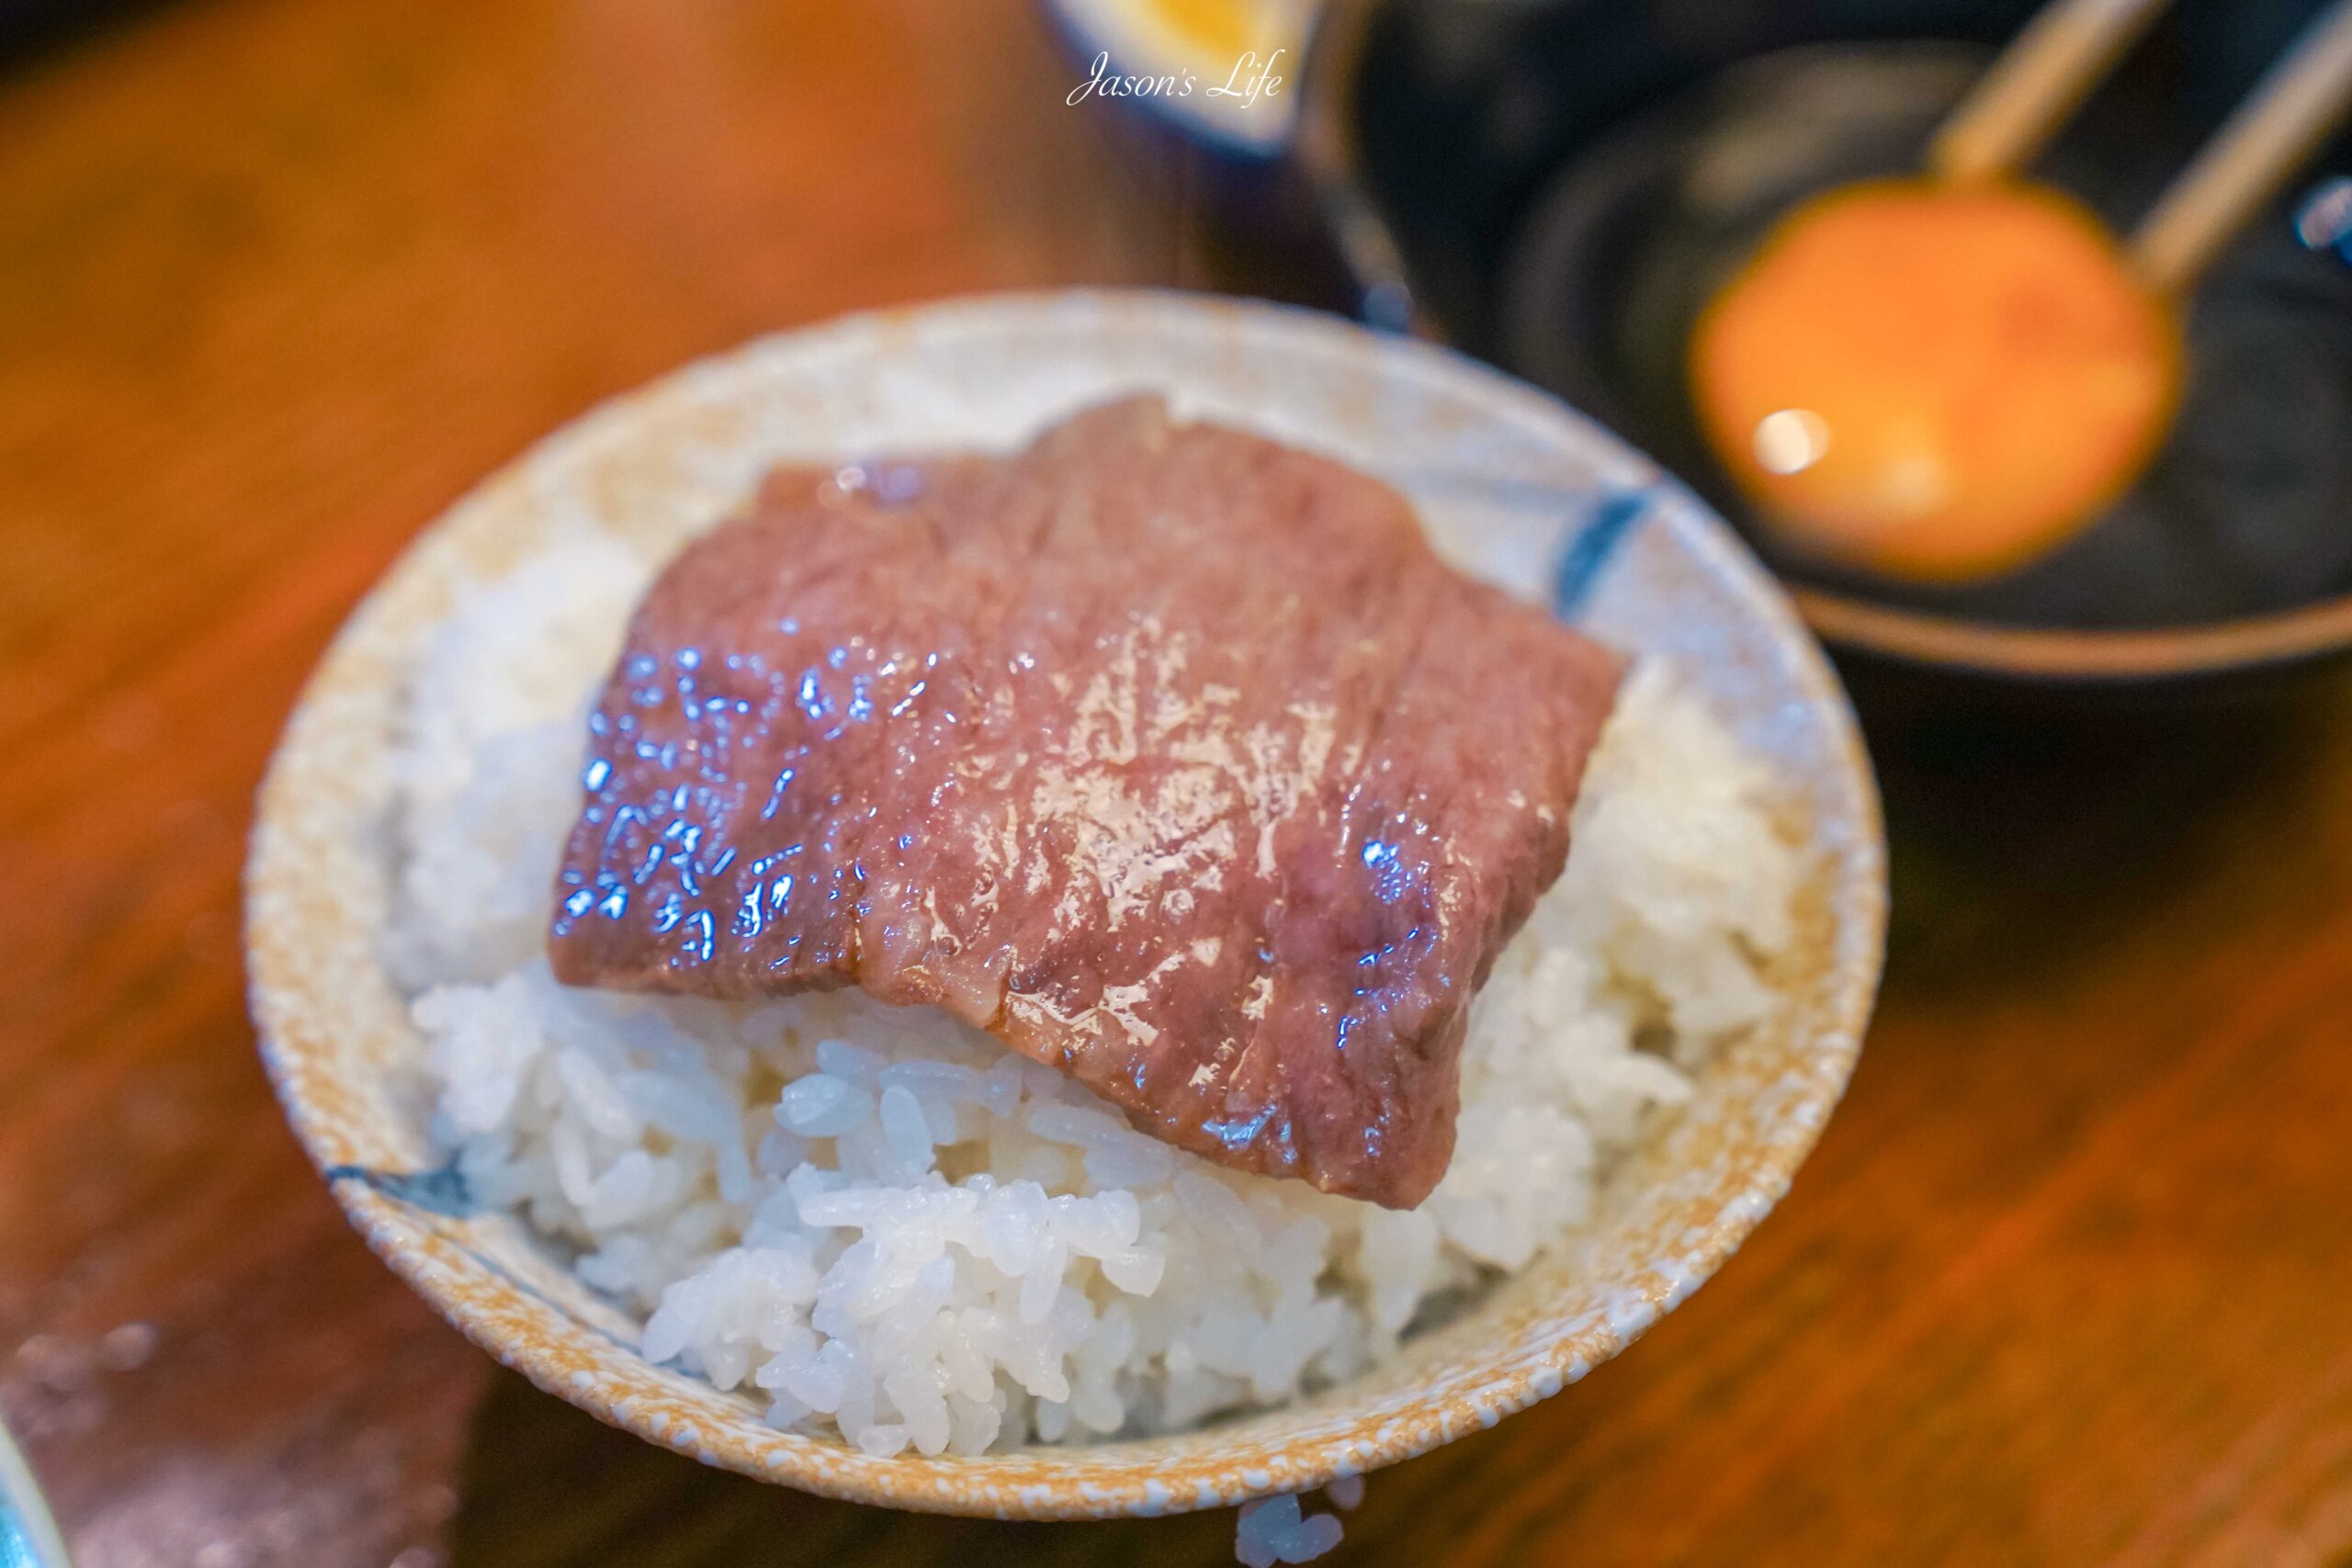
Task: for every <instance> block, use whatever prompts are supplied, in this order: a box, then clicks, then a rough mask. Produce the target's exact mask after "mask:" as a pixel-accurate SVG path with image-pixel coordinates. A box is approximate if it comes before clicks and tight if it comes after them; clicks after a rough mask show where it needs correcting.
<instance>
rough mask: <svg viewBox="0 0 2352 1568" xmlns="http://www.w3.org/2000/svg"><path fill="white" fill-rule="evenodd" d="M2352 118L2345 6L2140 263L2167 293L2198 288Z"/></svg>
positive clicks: (2206, 156) (2350, 21)
mask: <svg viewBox="0 0 2352 1568" xmlns="http://www.w3.org/2000/svg"><path fill="white" fill-rule="evenodd" d="M2347 108H2352V0H2336V3H2335V5H2334V6H2330V7H2328V9H2327V10H2325V11H2324V12H2322V13H2321V14H2320V16H2319V17H2318V18H2317V19H2316V20H2315V21H2313V22H2312V25H2311V26H2310V27H2308V28H2305V29H2304V30H2303V32H2302V35H2301V37H2300V38H2298V39H2296V40H2295V43H2294V46H2293V47H2292V48H2291V49H2290V50H2289V51H2287V54H2286V56H2285V58H2283V59H2281V60H2280V61H2279V62H2278V64H2276V65H2274V66H2272V67H2271V68H2270V70H2269V73H2267V74H2266V75H2265V76H2264V77H2263V78H2262V80H2261V82H2260V83H2258V84H2257V85H2256V87H2255V89H2254V91H2253V93H2252V94H2251V95H2250V96H2248V97H2247V98H2246V101H2245V103H2243V104H2240V105H2239V106H2238V107H2237V110H2236V112H2235V113H2233V114H2232V115H2231V116H2230V118H2229V119H2228V121H2227V122H2226V123H2224V124H2223V125H2222V129H2221V130H2219V131H2217V132H2215V133H2214V136H2213V139H2212V140H2211V141H2208V142H2207V143H2206V144H2205V146H2204V147H2203V149H2202V150H2200V151H2199V152H2198V154H2197V156H2196V158H2195V159H2194V160H2193V161H2192V162H2191V163H2190V164H2189V165H2188V168H2187V169H2185V170H2183V171H2182V172H2181V174H2180V175H2179V177H2178V178H2177V179H2176V180H2174V181H2173V183H2172V184H2171V185H2170V186H2168V187H2166V188H2165V193H2164V195H2162V196H2160V197H2157V198H2156V204H2155V206H2154V208H2152V209H2149V212H2148V216H2147V217H2146V218H2144V219H2143V220H2141V223H2140V227H2139V229H2138V230H2137V231H2135V232H2134V233H2133V234H2132V236H2131V259H2132V261H2133V263H2134V264H2135V265H2137V266H2138V267H2139V270H2140V274H2141V276H2143V277H2145V278H2146V279H2147V280H2148V281H2149V282H2150V283H2152V284H2154V286H2155V287H2157V288H2162V289H2165V290H2167V291H2169V292H2175V293H2177V292H2179V291H2180V290H2182V289H2185V288H2188V285H2189V284H2190V283H2192V282H2193V281H2195V279H2196V277H2197V276H2198V274H2199V273H2201V272H2203V271H2204V270H2205V268H2206V266H2207V265H2208V264H2210V263H2211V261H2212V259H2213V257H2214V256H2215V255H2216V254H2219V253H2220V251H2221V249H2222V245H2223V244H2225V243H2228V241H2229V238H2230V236H2231V235H2233V234H2234V233H2236V232H2237V231H2238V230H2239V228H2240V227H2242V226H2243V225H2244V224H2245V221H2246V220H2247V219H2249V218H2251V217H2253V216H2254V214H2255V211H2256V209H2258V208H2260V207H2261V205H2262V204H2263V202H2265V201H2266V200H2267V199H2268V198H2269V197H2270V195H2271V193H2272V192H2274V191H2276V190H2277V189H2278V186H2279V185H2280V183H2281V182H2283V181H2284V180H2285V179H2286V177H2287V176H2288V175H2290V174H2292V173H2293V172H2294V170H2295V166H2296V165H2297V164H2301V162H2302V161H2303V160H2304V159H2305V158H2306V157H2308V156H2310V154H2311V152H2312V149H2313V148H2315V147H2317V146H2318V145H2319V144H2320V142H2321V141H2323V140H2324V139H2325V138H2326V136H2327V134H2328V132H2329V131H2331V130H2334V129H2335V127H2336V126H2337V125H2338V124H2340V123H2342V121H2343V119H2344V117H2345V111H2346V109H2347Z"/></svg>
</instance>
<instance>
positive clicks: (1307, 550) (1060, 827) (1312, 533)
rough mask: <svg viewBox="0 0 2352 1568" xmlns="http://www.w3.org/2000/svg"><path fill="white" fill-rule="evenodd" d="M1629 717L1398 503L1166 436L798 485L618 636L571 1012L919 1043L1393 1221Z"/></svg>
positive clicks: (1363, 486)
mask: <svg viewBox="0 0 2352 1568" xmlns="http://www.w3.org/2000/svg"><path fill="white" fill-rule="evenodd" d="M1618 674H1619V666H1618V662H1617V660H1615V659H1614V658H1613V657H1612V656H1611V655H1610V654H1608V653H1606V652H1604V651H1602V650H1601V649H1599V648H1598V647H1596V646H1594V645H1593V644H1592V643H1590V642H1588V641H1587V640H1585V639H1584V638H1583V637H1579V636H1577V634H1576V633H1574V632H1572V631H1570V630H1568V629H1567V628H1566V627H1565V626H1561V625H1560V624H1558V623H1557V622H1556V621H1555V620H1554V619H1552V618H1551V617H1550V616H1548V615H1545V614H1544V612H1543V611H1541V610H1539V609H1536V608H1533V607H1532V606H1528V605H1524V604H1520V603H1518V602H1516V601H1514V600H1512V599H1510V598H1509V597H1507V596H1506V595H1504V594H1503V593H1501V592H1498V591H1497V590H1495V589H1492V588H1489V587H1487V586H1485V585H1482V584H1479V583H1476V582H1474V581H1470V580H1469V579H1467V578H1464V577H1463V576H1462V575H1460V574H1459V573H1457V572H1455V571H1453V570H1452V569H1450V568H1448V567H1446V566H1445V565H1443V564H1442V562H1440V561H1439V560H1438V559H1437V558H1436V557H1435V556H1434V555H1433V554H1432V553H1431V552H1430V548H1429V547H1428V545H1427V544H1426V543H1425V542H1424V540H1423V538H1422V536H1421V533H1420V529H1419V525H1418V523H1417V522H1416V520H1415V518H1414V516H1413V513H1412V511H1411V509H1410V508H1409V507H1408V505H1407V504H1406V502H1405V501H1404V500H1403V499H1402V498H1401V497H1400V496H1398V495H1397V493H1396V492H1395V491H1391V490H1389V489H1388V488H1387V487H1386V486H1385V485H1383V484H1380V483H1379V482H1377V481H1375V480H1374V479H1369V478H1366V477H1364V476H1363V475H1361V474H1359V473H1356V472H1354V471H1352V470H1351V469H1349V468H1344V467H1342V466H1340V465H1339V464H1337V463H1334V462H1331V461H1329V460H1327V459H1325V458H1321V457H1314V456H1310V455H1308V454H1306V453H1303V452H1298V451H1295V450H1292V449H1290V448H1288V447H1284V446H1279V445H1277V444H1275V443H1273V442H1272V441H1268V440H1265V439H1262V438H1261V437H1259V436H1255V435H1251V434H1246V433H1243V432H1241V431H1238V430H1232V429H1227V428H1223V427H1220V426H1217V425H1214V424H1206V423H1171V422H1170V418H1169V417H1168V415H1167V413H1166V412H1165V410H1164V408H1163V406H1162V405H1161V404H1160V402H1159V400H1156V399H1136V400H1128V401H1123V402H1118V403H1113V404H1109V405H1106V406H1104V407H1101V408H1096V409H1092V410H1090V411H1087V412H1082V413H1080V414H1079V415H1077V416H1076V417H1074V418H1072V419H1070V420H1069V421H1068V422H1066V423H1062V424H1060V425H1058V426H1057V427H1056V428H1054V429H1053V430H1051V431H1049V432H1047V433H1046V434H1045V435H1043V436H1042V437H1040V438H1039V439H1038V440H1037V441H1036V442H1035V444H1034V445H1033V446H1030V447H1029V448H1028V449H1027V450H1025V451H1023V452H1021V453H1019V454H1017V455H1015V456H1012V457H1003V458H980V457H949V458H942V459H933V460H927V461H913V462H876V463H867V464H863V465H859V466H854V467H851V468H842V469H838V470H835V469H831V468H786V469H780V470H778V471H777V472H776V473H775V474H774V475H772V476H771V477H770V478H769V479H768V480H767V482H766V484H765V486H764V488H763V491H762V492H761V494H760V496H759V498H758V500H757V502H756V503H755V504H754V505H753V506H752V508H751V510H750V511H749V513H747V514H745V515H743V516H741V517H739V518H737V519H735V520H733V521H731V522H729V523H727V524H725V525H722V526H720V527H719V528H718V530H716V531H715V532H713V533H712V534H710V535H709V536H707V537H705V538H704V539H702V540H700V541H698V542H697V543H695V545H693V546H692V547H689V548H688V549H687V550H686V551H685V552H684V554H683V555H682V556H680V557H679V558H678V559H677V561H676V562H675V563H674V564H673V565H672V566H671V567H670V568H669V570H667V571H666V572H665V573H664V574H663V575H662V578H661V580H660V581H658V582H657V583H656V584H655V585H654V587H653V589H652V590H651V592H650V593H649V594H648V595H647V597H646V599H645V601H644V603H643V604H641V605H640V606H639V609H638V612H637V615H636V618H635V620H634V622H633V623H632V625H631V626H630V628H629V632H628V645H627V648H626V649H625V651H624V652H623V654H622V657H621V660H620V662H619V665H618V667H617V668H616V670H615V671H614V673H613V676H612V678H611V681H610V682H609V683H608V684H607V686H606V687H605V692H604V694H603V697H602V699H601V701H600V702H599V704H598V705H597V708H596V710H595V713H594V717H593V719H592V721H591V736H590V757H589V761H588V763H587V770H586V773H585V780H584V782H585V784H586V801H585V805H584V806H583V808H582V812H581V816H580V820H579V823H578V825H577V826H576V827H575V828H574V829H573V831H572V834H571V841H570V844H569V846H568V848H567V851H566V854H565V858H564V863H563V869H562V872H561V874H560V882H559V886H558V887H557V890H556V899H557V908H556V915H555V920H554V926H553V942H552V953H553V959H554V964H555V968H556V973H557V974H558V976H560V977H561V978H562V979H563V980H564V981H566V982H568V983H570V984H573V985H582V986H601V987H618V988H623V989H632V990H651V991H672V992H686V993H693V994H696V995H702V996H711V997H752V996H762V995H776V994H782V993H787V992H792V991H797V990H806V989H810V988H815V987H832V986H844V985H856V986H860V987H865V989H866V990H867V991H869V992H871V993H873V994H874V995H875V996H876V997H878V998H881V999H883V1000H885V1001H888V1002H892V1003H900V1004H915V1003H929V1004H935V1005H937V1006H940V1007H944V1008H945V1009H947V1010H949V1011H951V1012H953V1013H955V1014H956V1015H957V1016H958V1017H960V1018H963V1019H965V1020H966V1021H969V1022H971V1023H973V1024H976V1025H978V1027H980V1028H982V1029H985V1030H987V1031H989V1032H990V1033H992V1034H994V1035H996V1036H998V1037H999V1038H1000V1039H1001V1040H1003V1041H1004V1042H1005V1043H1007V1044H1008V1045H1010V1046H1012V1048H1013V1049H1015V1050H1018V1051H1020V1052H1022V1053H1023V1054H1024V1055H1028V1056H1031V1057H1034V1058H1035V1059H1036V1060H1038V1061H1042V1062H1046V1063H1049V1064H1051V1065H1052V1066H1056V1067H1057V1068H1060V1069H1061V1070H1062V1071H1064V1072H1066V1073H1068V1074H1069V1075H1070V1076H1071V1077H1075V1078H1077V1079H1078V1080H1080V1082H1082V1083H1084V1084H1085V1085H1087V1086H1088V1087H1089V1088H1090V1089H1093V1090H1094V1091H1095V1092H1096V1093H1098V1094H1100V1095H1102V1096H1103V1098H1105V1099H1106V1100H1112V1101H1114V1102H1115V1103H1117V1104H1118V1105H1120V1106H1122V1107H1123V1108H1125V1111H1126V1112H1127V1114H1128V1116H1129V1117H1130V1119H1131V1120H1133V1121H1134V1122H1136V1125H1138V1126H1139V1127H1141V1128H1143V1129H1144V1130H1146V1131H1148V1132H1149V1133H1152V1134H1155V1135H1157V1136H1159V1137H1161V1138H1164V1139H1166V1140H1167V1141H1168V1142H1170V1143H1172V1144H1176V1145H1181V1146H1182V1147H1185V1148H1188V1149H1193V1150H1196V1151H1198V1152H1200V1153H1202V1154H1204V1155H1206V1156H1209V1157H1211V1158H1213V1159H1216V1160H1218V1161H1221V1162H1223V1163H1225V1164H1227V1165H1231V1166H1235V1167H1238V1168H1244V1169H1248V1170H1254V1171H1261V1172H1264V1173H1267V1174H1271V1175H1278V1176H1299V1177H1304V1178H1306V1179H1308V1180H1310V1181H1312V1182H1314V1183H1315V1184H1316V1185H1317V1186H1318V1187H1321V1188H1324V1189H1326V1190H1330V1191H1334V1192H1340V1193H1345V1194H1348V1195H1350V1196H1352V1197H1358V1198H1365V1199H1370V1200H1372V1201H1375V1202H1380V1203H1385V1204H1388V1205H1390V1206H1392V1207H1403V1206H1409V1205H1411V1204H1414V1203H1417V1202H1419V1201H1420V1200H1421V1199H1422V1198H1424V1197H1426V1196H1427V1195H1428V1193H1429V1191H1430V1189H1431V1188H1432V1187H1434V1186H1435V1185H1436V1183H1437V1180H1438V1179H1439V1178H1440V1177H1441V1176H1442V1175H1443V1174H1444V1170H1445V1167H1446V1163H1447V1161H1448V1159H1449V1158H1450V1157H1451V1155H1452V1153H1453V1123H1454V1116H1455V1111H1456V1109H1457V1106H1458V1103H1459V1101H1458V1085H1457V1077H1458V1071H1457V1066H1458V1057H1459V1055H1460V1052H1461V1047H1462V1040H1463V1032H1464V1022H1465V1018H1466V1013H1467V1010H1468V1006H1469V1002H1470V998H1471V996H1472V994H1473V993H1474V992H1475V991H1476V988H1477V987H1478V986H1479V985H1480V984H1481V983H1482V982H1483V981H1484V979H1485V978H1486V975H1487V969H1488V967H1489V966H1490V964H1492V962H1493V959H1494V956H1495V954H1496V953H1497V952H1498V950H1499V949H1500V948H1501V946H1502V944H1503V943H1504V942H1506V941H1508V940H1509V939H1510V935H1511V934H1512V932H1513V931H1516V930H1517V928H1518V927H1519V926H1520V924H1521V922H1522V921H1523V920H1524V919H1526V917H1527V913H1528V910H1529V908H1530V907H1531V906H1532V903H1533V901H1534V899H1535V897H1536V896H1537V895H1538V894H1539V893H1540V892H1541V891H1542V890H1543V888H1544V886H1546V885H1548V884H1549V883H1550V882H1551V881H1552V879H1553V878H1554V877H1555V876H1556V875H1557V874H1559V871H1560V867H1561V864H1562V863H1563V861H1564V859H1565V857H1566V852H1567V841H1568V817H1569V808H1570V807H1571V806H1572V805H1573V803H1574V801H1575V798H1576V794H1577V781H1578V778H1579V776H1580V775H1581V773H1582V772H1583V769H1584V764H1585V759H1586V756H1587V754H1588V753H1589V750H1590V749H1591V747H1592V744H1593V741H1594V739H1595V737H1596V735H1597V733H1598V731H1599V729H1600V725H1601V722H1602V720H1603V719H1604V718H1605V716H1607V713H1608V710H1609V706H1610V704H1611V698H1612V696H1613V694H1614V691H1615V687H1616V682H1617V679H1618Z"/></svg>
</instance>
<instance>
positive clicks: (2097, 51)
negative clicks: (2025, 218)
mask: <svg viewBox="0 0 2352 1568" xmlns="http://www.w3.org/2000/svg"><path fill="white" fill-rule="evenodd" d="M2164 8H2165V0H2054V3H2053V4H2052V5H2049V6H2043V7H2042V8H2041V10H2040V11H2039V12H2037V13H2035V15H2034V17H2033V19H2032V20H2031V21H2030V22H2028V23H2027V24H2026V25H2025V28H2024V30H2023V31H2021V32H2019V33H2018V36H2017V37H2016V38H2015V39H2011V40H2010V42H2009V47H2008V48H2007V49H2006V50H2003V51H2001V57H2000V58H1999V59H1998V60H1996V61H1995V62H1993V65H1992V69H1990V70H1989V71H1987V72H1985V75H1984V78H1983V79H1982V80H1981V81H1979V82H1978V83H1977V84H1976V85H1975V87H1974V88H1973V89H1972V90H1971V91H1970V93H1969V95H1968V96H1967V97H1966V98H1964V99H1962V101H1961V104H1960V107H1958V108H1956V109H1954V110H1953V111H1952V112H1951V118H1948V119H1946V120H1945V121H1944V123H1943V126H1942V128H1941V129H1940V130H1938V131H1937V132H1936V139H1935V141H1934V142H1933V143H1932V144H1930V146H1929V147H1928V169H1929V170H1930V171H1932V172H1933V173H1934V174H1936V175H1939V176H1940V177H1942V178H1944V179H1948V180H1970V181H1973V180H1987V179H1992V178H1995V177H1996V176H1998V175H2005V174H2007V173H2009V172H2010V171H2012V170H2014V169H2016V168H2018V167H2019V166H2020V165H2022V164H2026V163H2028V162H2030V160H2031V159H2032V157H2033V155H2034V154H2035V153H2037V152H2041V149H2042V147H2043V145H2044V144H2045V143H2047V142H2048V141H2049V140H2050V138H2051V137H2052V135H2054V134H2056V132H2057V130H2058V128H2059V127H2060V126H2061V125H2063V124H2064V123H2065V121H2066V117H2067V116H2068V115H2071V114H2073V113H2074V112H2075V107H2076V106H2078V105H2079V104H2081V102H2082V101H2083V99H2084V98H2085V97H2086V96H2087V95H2088V94H2089V92H2090V90H2091V88H2092V87H2093V86H2095V85H2097V84H2098V79H2099V78H2100V77H2101V76H2103V75H2105V74H2106V73H2107V69H2108V67H2109V66H2110V65H2112V64H2113V63H2114V62H2115V61H2116V60H2117V59H2118V58H2119V57H2120V55H2121V54H2122V53H2123V51H2125V50H2126V49H2128V48H2130V47H2131V41H2132V40H2133V39H2136V38H2138V37H2139V36H2140V34H2141V33H2142V32H2143V31H2145V30H2146V28H2147V26H2148V24H2149V23H2150V22H2152V21H2154V19H2155V17H2156V14H2157V13H2158V12H2160V11H2162V10H2163V9H2164Z"/></svg>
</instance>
